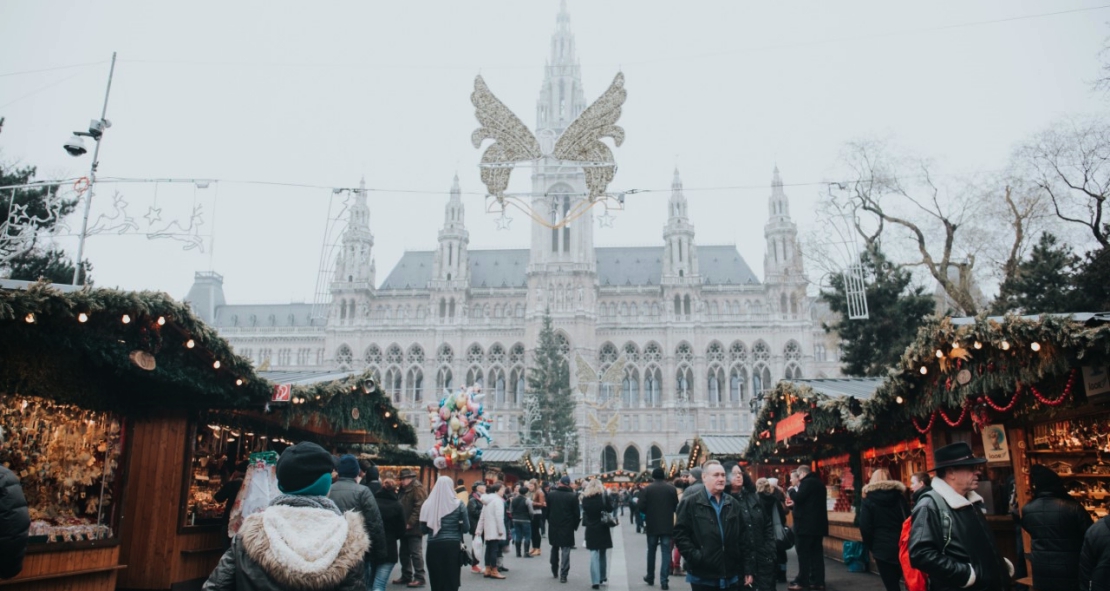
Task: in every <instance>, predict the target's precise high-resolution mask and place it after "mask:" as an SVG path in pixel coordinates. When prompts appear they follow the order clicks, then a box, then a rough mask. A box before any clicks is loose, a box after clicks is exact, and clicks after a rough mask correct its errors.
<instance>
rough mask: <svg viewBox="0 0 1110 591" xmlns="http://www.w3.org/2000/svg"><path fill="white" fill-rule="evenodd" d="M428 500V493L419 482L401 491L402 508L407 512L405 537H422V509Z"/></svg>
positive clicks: (414, 482) (415, 481) (414, 481)
mask: <svg viewBox="0 0 1110 591" xmlns="http://www.w3.org/2000/svg"><path fill="white" fill-rule="evenodd" d="M427 499H428V491H426V490H424V485H423V484H421V483H420V481H419V480H413V481H412V483H411V484H409V485H408V487H406V488H403V489H401V508H402V509H404V510H405V535H406V536H420V535H421V530H420V508H421V507H423V506H424V501H425V500H427Z"/></svg>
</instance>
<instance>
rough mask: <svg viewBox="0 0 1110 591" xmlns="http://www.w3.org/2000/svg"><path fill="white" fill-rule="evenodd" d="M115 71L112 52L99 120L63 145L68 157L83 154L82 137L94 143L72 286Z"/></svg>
mask: <svg viewBox="0 0 1110 591" xmlns="http://www.w3.org/2000/svg"><path fill="white" fill-rule="evenodd" d="M115 71H116V52H114V51H113V52H112V66H111V68H109V70H108V88H107V89H106V90H105V91H104V107H103V108H102V109H101V110H100V119H95V120H93V121H92V122H91V123H89V131H87V132H84V131H75V132H73V137H71V138H70V139H69V141H68V142H66V144H65V149H66V152H69V155H70V156H80V155H82V154H84V153H85V151H86V150H85V142H84V140H82V139H81V138H82V137H91V138H92V139H93V141H95V142H96V146H95V147H94V148H93V156H92V166H90V167H89V184H88V188H87V191H88V195H86V196H85V214H84V216H83V218H82V220H81V236H80V238H79V239H78V241H77V262H76V265H74V269H73V285H78V284H79V283H78V281H79V280H80V279H81V260H82V258H83V257H84V255H85V238H86V236H88V230H89V209H90V208H91V206H92V197H93V185H95V184H96V167H97V165H98V164H100V161H99V160H98V158H99V156H100V138H101V137H103V135H104V130H105V129H108V128H109V127H111V126H112V123H111V122H110V121H108V120H107V119H105V116H106V115H107V114H108V96H109V95H110V94H111V92H112V75H113V74H115Z"/></svg>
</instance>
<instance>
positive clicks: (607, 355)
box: [597, 343, 620, 370]
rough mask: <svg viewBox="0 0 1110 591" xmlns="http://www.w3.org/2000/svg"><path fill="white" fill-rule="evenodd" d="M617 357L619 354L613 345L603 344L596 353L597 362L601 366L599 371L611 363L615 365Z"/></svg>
mask: <svg viewBox="0 0 1110 591" xmlns="http://www.w3.org/2000/svg"><path fill="white" fill-rule="evenodd" d="M619 356H620V353H618V352H617V348H616V347H615V346H614V345H613V343H605V344H604V345H602V346H601V349H599V350H598V352H597V360H598V362H600V365H601V366H600V367H599V369H602V370H603V368H604V367H605V366H607V365H609V364H611V363H615V362H616V361H617V357H619Z"/></svg>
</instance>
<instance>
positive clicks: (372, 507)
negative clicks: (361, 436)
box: [328, 454, 387, 564]
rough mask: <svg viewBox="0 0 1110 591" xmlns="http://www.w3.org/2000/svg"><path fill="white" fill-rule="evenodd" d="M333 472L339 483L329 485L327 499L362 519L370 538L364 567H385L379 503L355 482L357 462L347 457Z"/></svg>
mask: <svg viewBox="0 0 1110 591" xmlns="http://www.w3.org/2000/svg"><path fill="white" fill-rule="evenodd" d="M336 470H337V471H338V472H339V479H338V480H336V481H335V483H334V484H332V485H331V490H330V491H329V492H328V498H329V499H331V501H332V502H333V503H335V505H336V506H337V507H339V510H340V511H343V512H347V511H358V512H359V513H360V514H361V515H362V522H363V524H364V525H365V527H366V535H367V536H368V537H369V538H370V551H369V552H367V553H366V559H365V560H366V564H383V563H385V560H386V555H387V552H386V542H385V526H384V525H383V524H382V514H381V512H380V511H379V510H378V501H377V500H376V499H375V498H374V494H373V493H371V492H370V489H369V488H367V487H365V486H362V485H361V484H359V483H358V481H357V480H355V479H356V478H357V477H358V475H359V474H360V471H361V467H360V466H359V463H358V459H357V458H356V457H355V456H353V455H351V454H346V455H344V456H342V457H341V458H339V467H338V468H336Z"/></svg>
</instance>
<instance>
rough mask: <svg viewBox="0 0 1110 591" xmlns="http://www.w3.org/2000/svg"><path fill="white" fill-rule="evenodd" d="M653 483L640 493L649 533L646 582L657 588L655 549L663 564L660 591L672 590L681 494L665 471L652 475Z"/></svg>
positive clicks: (652, 472) (642, 510)
mask: <svg viewBox="0 0 1110 591" xmlns="http://www.w3.org/2000/svg"><path fill="white" fill-rule="evenodd" d="M651 478H652V479H653V480H654V481H655V482H652V483H651V484H649V485H648V486H647V488H645V489H644V490H643V492H641V493H640V501H639V507H638V509H637V510H638V511H640V512H642V513H643V514H644V518H645V521H646V523H645V527H646V529H647V538H648V546H647V575H646V576H644V582H645V583H647V584H648V585H654V584H655V548H656V547H658V548H659V549H660V550H659V553H660V555H661V556H662V560H661V561H660V564H659V588H660V589H664V590H665V589H668V582H667V577H668V576H670V574H671V542H672V541H673V539H674V512H675V509H676V508H677V507H678V490H677V489H675V487H674V485H673V484H671V483H669V482H667V476H666V474H665V473H664V472H663V469H662V468H655V469H654V470H652V471H651Z"/></svg>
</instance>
